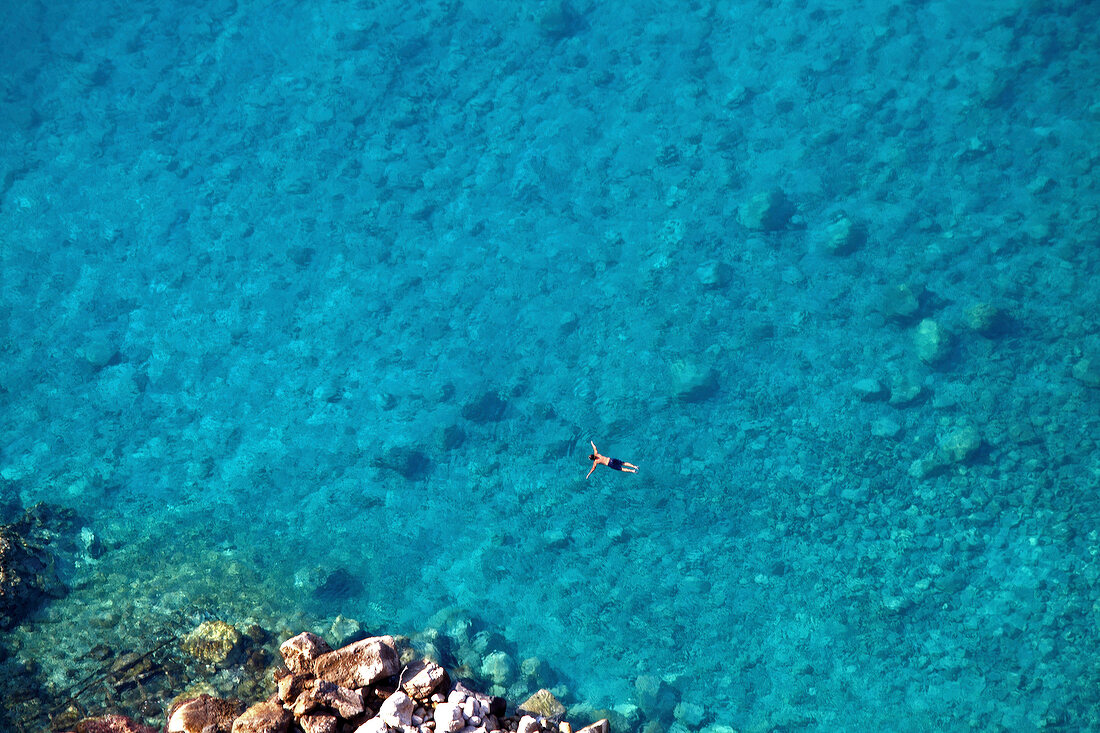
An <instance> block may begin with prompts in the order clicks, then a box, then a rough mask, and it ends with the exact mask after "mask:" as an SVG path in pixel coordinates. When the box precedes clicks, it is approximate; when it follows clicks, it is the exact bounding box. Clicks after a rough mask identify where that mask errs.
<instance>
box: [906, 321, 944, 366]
mask: <svg viewBox="0 0 1100 733" xmlns="http://www.w3.org/2000/svg"><path fill="white" fill-rule="evenodd" d="M913 346H914V347H915V348H916V351H917V358H918V359H920V360H921V361H923V362H924V363H925V364H935V363H937V362H940V361H942V360H943V359H944V357H946V356H947V353H948V351H949V349H950V346H951V337H950V334H948V332H947V330H946V329H944V327H943V326H941V325H940V324H939V323H938V322H936V321H934V320H932V319H931V318H925V319H924V320H923V321H921V322H920V323H918V324H917V330H916V332H915V333H914V334H913Z"/></svg>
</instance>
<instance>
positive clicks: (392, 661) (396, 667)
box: [313, 636, 401, 689]
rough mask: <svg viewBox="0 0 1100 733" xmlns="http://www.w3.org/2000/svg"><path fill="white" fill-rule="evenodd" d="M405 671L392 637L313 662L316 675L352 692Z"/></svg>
mask: <svg viewBox="0 0 1100 733" xmlns="http://www.w3.org/2000/svg"><path fill="white" fill-rule="evenodd" d="M400 669H401V664H400V662H399V661H398V659H397V649H396V647H395V645H394V641H393V637H392V636H372V637H371V638H369V639H363V640H361V641H357V642H355V643H353V644H348V645H347V646H344V647H340V648H339V649H337V650H335V651H331V652H328V653H326V654H322V655H320V656H319V657H317V658H316V659H314V660H313V673H314V674H315V675H317V676H318V677H320V678H321V679H324V680H328V681H329V682H332V683H333V684H336V685H339V686H341V687H347V688H348V689H355V688H357V687H366V686H367V685H373V684H374V683H375V682H377V681H378V680H382V679H385V678H387V677H392V676H393V675H395V674H397V673H398V672H399V671H400Z"/></svg>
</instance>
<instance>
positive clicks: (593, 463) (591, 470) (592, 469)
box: [584, 461, 598, 481]
mask: <svg viewBox="0 0 1100 733" xmlns="http://www.w3.org/2000/svg"><path fill="white" fill-rule="evenodd" d="M597 463H598V461H592V468H590V469H588V476H591V475H592V472H593V471H595V470H596V464H597ZM588 476H585V477H584V480H585V481H587V480H588Z"/></svg>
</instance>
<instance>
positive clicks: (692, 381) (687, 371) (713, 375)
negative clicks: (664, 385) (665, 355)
mask: <svg viewBox="0 0 1100 733" xmlns="http://www.w3.org/2000/svg"><path fill="white" fill-rule="evenodd" d="M669 369H670V371H671V373H672V391H673V394H675V395H676V398H677V399H678V400H680V401H681V402H703V401H705V400H708V399H710V398H711V397H713V396H714V394H715V393H716V392H717V391H718V372H717V370H715V369H714V368H713V367H711V366H708V365H705V364H702V363H700V362H698V361H696V360H694V359H678V360H676V361H674V362H672V364H670V365H669Z"/></svg>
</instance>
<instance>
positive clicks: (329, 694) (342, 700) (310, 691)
mask: <svg viewBox="0 0 1100 733" xmlns="http://www.w3.org/2000/svg"><path fill="white" fill-rule="evenodd" d="M319 707H323V708H328V709H330V710H332V711H333V712H335V713H336V714H337V715H339V716H340V717H341V718H352V717H354V716H356V715H358V714H359V713H361V712H363V709H364V708H363V693H361V692H359V690H350V689H348V688H346V687H342V686H340V685H337V684H335V683H333V682H329V681H328V680H323V679H322V680H313V684H312V685H310V687H308V688H307V689H306V690H305V691H304V692H302V694H301V695H299V696H298V699H297V700H295V701H294V714H295V715H296V716H301V715H304V714H306V713H308V712H310V711H312V710H315V709H317V708H319Z"/></svg>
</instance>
